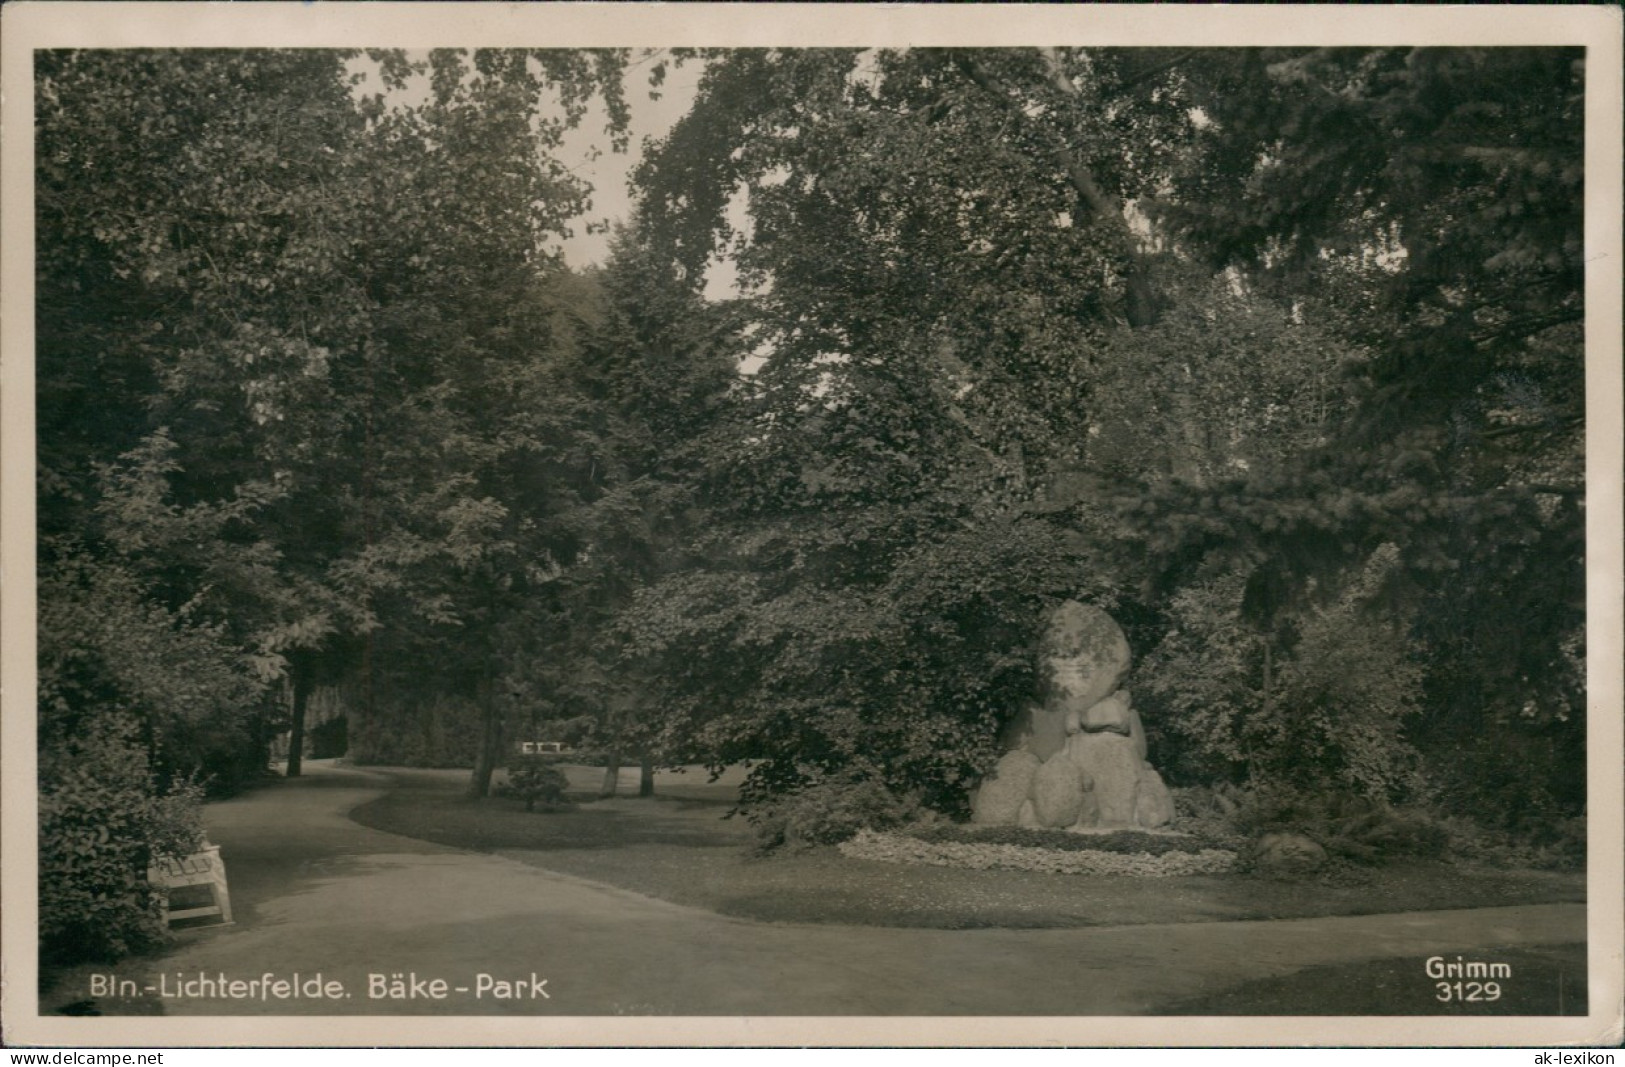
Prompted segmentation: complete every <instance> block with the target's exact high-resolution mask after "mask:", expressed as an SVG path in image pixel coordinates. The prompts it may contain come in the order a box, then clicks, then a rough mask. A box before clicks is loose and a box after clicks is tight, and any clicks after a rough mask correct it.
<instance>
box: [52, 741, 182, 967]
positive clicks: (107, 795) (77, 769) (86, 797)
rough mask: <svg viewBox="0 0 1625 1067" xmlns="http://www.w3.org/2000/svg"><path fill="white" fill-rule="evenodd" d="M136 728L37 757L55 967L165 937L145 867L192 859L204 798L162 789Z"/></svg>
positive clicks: (107, 956) (159, 903)
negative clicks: (156, 862) (167, 860)
mask: <svg viewBox="0 0 1625 1067" xmlns="http://www.w3.org/2000/svg"><path fill="white" fill-rule="evenodd" d="M138 736H139V727H138V725H137V723H136V721H135V719H134V717H133V716H130V715H129V714H126V713H104V714H101V715H98V716H95V717H93V718H91V719H89V720H88V721H87V723H86V729H85V730H84V731H83V732H82V733H81V734H80V735H79V736H76V737H73V738H70V739H68V740H66V741H64V742H62V743H61V744H60V745H59V746H56V747H53V748H52V749H50V750H48V751H45V752H42V753H41V754H40V815H39V899H40V911H39V934H40V954H41V957H42V959H43V960H45V961H47V962H50V963H57V964H68V963H75V962H79V961H83V960H111V959H116V958H118V957H120V956H124V955H127V954H129V953H131V952H135V951H139V950H142V949H145V948H148V947H151V946H152V945H155V944H157V943H158V942H159V941H161V940H163V938H164V937H165V929H164V922H163V898H162V894H161V893H160V892H159V891H157V890H155V889H154V888H153V887H152V886H151V885H149V884H148V883H147V880H146V872H147V867H148V865H149V864H150V863H151V862H152V861H153V860H155V859H159V858H178V857H180V856H184V855H187V854H189V853H191V852H192V851H194V850H195V849H196V848H197V846H198V844H199V843H200V842H201V841H202V838H203V827H202V821H201V815H200V809H201V803H202V790H201V789H200V788H199V787H198V786H197V785H196V784H195V783H193V782H190V781H184V782H177V783H175V784H172V785H171V787H170V788H169V789H168V790H167V791H162V792H160V791H159V790H158V788H157V785H156V782H155V780H154V776H153V773H152V769H151V766H150V764H149V762H148V758H147V751H146V748H145V747H144V746H143V745H142V744H141V743H140V742H139V740H138Z"/></svg>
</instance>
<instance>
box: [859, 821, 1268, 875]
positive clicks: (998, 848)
mask: <svg viewBox="0 0 1625 1067" xmlns="http://www.w3.org/2000/svg"><path fill="white" fill-rule="evenodd" d="M1075 836H1077V837H1078V838H1079V844H1078V845H1077V846H1073V847H1069V848H1055V847H1034V846H1031V845H1012V844H998V843H993V842H977V841H963V840H958V841H955V840H934V841H928V840H924V839H922V838H921V837H911V836H905V835H903V834H883V833H875V832H874V831H872V830H860V831H859V832H858V834H857V835H856V836H855V837H853V838H852V839H850V840H848V841H843V842H842V843H841V844H840V845H839V846H837V847H838V848H839V849H840V851H841V854H842V855H844V856H850V857H852V858H854V859H866V860H878V861H880V862H882V863H921V864H928V865H931V866H935V867H968V868H971V869H974V870H988V869H993V868H1003V869H1007V870H1018V871H1042V872H1047V873H1051V874H1116V875H1128V876H1131V877H1139V878H1169V877H1175V876H1179V875H1191V874H1222V873H1224V872H1226V871H1229V870H1231V869H1232V868H1233V867H1234V866H1235V863H1236V854H1235V853H1234V852H1232V851H1230V850H1228V849H1219V848H1213V847H1211V845H1208V844H1206V843H1203V842H1200V841H1198V842H1195V844H1196V846H1197V847H1196V848H1195V849H1194V850H1192V849H1190V848H1189V847H1179V848H1169V849H1167V850H1166V851H1163V852H1162V853H1161V854H1160V855H1153V854H1152V853H1150V852H1148V851H1136V852H1128V851H1109V850H1105V849H1102V848H1100V847H1098V843H1092V842H1090V841H1089V836H1088V835H1075ZM1111 836H1118V835H1102V836H1101V838H1100V839H1099V841H1101V842H1103V841H1106V840H1108V839H1109V837H1111ZM1134 836H1137V837H1154V836H1156V835H1152V834H1138V835H1134ZM1169 840H1177V839H1174V838H1169ZM1091 844H1096V845H1097V847H1090V846H1091Z"/></svg>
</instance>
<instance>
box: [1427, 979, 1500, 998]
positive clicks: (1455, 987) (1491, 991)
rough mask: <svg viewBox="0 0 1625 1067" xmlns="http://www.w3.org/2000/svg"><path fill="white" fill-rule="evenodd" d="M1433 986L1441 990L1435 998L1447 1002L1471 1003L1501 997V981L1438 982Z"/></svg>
mask: <svg viewBox="0 0 1625 1067" xmlns="http://www.w3.org/2000/svg"><path fill="white" fill-rule="evenodd" d="M1433 988H1435V989H1437V990H1438V991H1439V992H1438V993H1437V994H1436V995H1435V997H1434V999H1436V1000H1442V1001H1445V1002H1447V1003H1448V1002H1449V1001H1452V1000H1459V1001H1467V1002H1469V1003H1470V1002H1472V1001H1483V1000H1500V999H1501V983H1500V982H1436V983H1434V986H1433Z"/></svg>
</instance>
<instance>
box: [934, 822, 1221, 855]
mask: <svg viewBox="0 0 1625 1067" xmlns="http://www.w3.org/2000/svg"><path fill="white" fill-rule="evenodd" d="M904 832H905V833H907V835H908V836H909V837H913V838H918V839H919V840H921V841H929V842H932V843H941V842H959V843H961V844H970V845H1020V846H1023V847H1025V848H1041V849H1050V850H1052V851H1060V852H1144V853H1148V854H1150V855H1152V856H1161V855H1162V854H1164V853H1166V852H1202V851H1204V850H1208V849H1218V850H1220V851H1235V849H1236V847H1237V846H1238V845H1240V844H1242V839H1241V838H1237V837H1233V836H1225V837H1223V838H1222V839H1221V838H1219V837H1216V836H1213V835H1204V834H1193V833H1189V832H1180V833H1167V832H1161V833H1158V832H1152V831H1148V830H1096V831H1088V832H1080V831H1076V830H1043V829H1030V828H1026V827H1020V826H965V825H959V824H954V823H943V824H939V825H935V826H919V827H911V828H909V829H907V830H906V831H904Z"/></svg>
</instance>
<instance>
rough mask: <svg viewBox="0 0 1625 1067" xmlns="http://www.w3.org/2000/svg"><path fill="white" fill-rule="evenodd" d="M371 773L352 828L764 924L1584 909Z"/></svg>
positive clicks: (1546, 875)
mask: <svg viewBox="0 0 1625 1067" xmlns="http://www.w3.org/2000/svg"><path fill="white" fill-rule="evenodd" d="M387 773H389V774H390V775H391V777H393V778H394V780H395V783H396V785H395V787H394V788H392V789H391V790H390V791H389V792H387V793H386V794H385V795H384V796H382V797H379V798H378V799H376V800H373V801H370V802H368V803H366V804H363V805H361V806H359V807H357V808H356V809H355V810H354V811H352V812H351V813H350V815H351V818H353V819H355V820H356V821H357V822H359V823H361V824H362V825H363V826H368V827H371V828H373V829H376V830H385V831H388V832H391V833H397V834H402V835H405V836H407V837H413V838H417V839H420V840H426V841H432V842H435V843H438V844H444V845H451V846H455V847H458V848H466V849H472V850H475V851H480V852H492V853H498V854H501V855H503V856H507V857H509V858H512V859H514V860H517V861H520V862H522V863H527V864H531V865H533V866H537V867H543V868H546V869H548V870H551V871H557V872H560V873H563V874H568V875H574V876H576V877H579V878H586V879H591V880H593V881H596V882H602V883H606V884H608V885H612V886H615V887H618V888H621V889H628V890H632V891H634V892H637V893H642V894H644V895H646V896H651V897H655V898H658V899H661V900H666V901H671V902H673V903H676V904H684V905H689V906H692V907H696V908H703V909H705V910H707V911H711V912H715V913H718V914H722V915H729V916H735V917H738V918H744V919H754V920H758V921H765V922H808V923H850V924H856V925H867V926H894V927H931V928H939V929H974V928H980V927H1006V928H1052V927H1074V926H1101V925H1133V924H1144V923H1178V922H1211V921H1229V920H1241V919H1295V918H1311V917H1316V916H1326V915H1361V914H1373V913H1381V912H1400V911H1429V910H1438V909H1450V908H1475V907H1496V906H1504V905H1516V904H1548V903H1558V902H1584V900H1585V885H1584V876H1583V874H1581V873H1578V872H1551V871H1530V870H1507V871H1501V870H1490V869H1484V868H1467V867H1461V866H1455V865H1452V864H1449V863H1445V862H1442V861H1438V860H1415V861H1408V862H1403V863H1396V864H1392V865H1389V866H1386V867H1381V868H1376V869H1370V870H1362V871H1358V872H1354V875H1355V876H1354V877H1348V876H1344V877H1339V878H1335V879H1326V880H1319V881H1317V880H1307V881H1305V880H1299V881H1281V880H1275V879H1269V878H1261V877H1255V876H1250V875H1241V874H1227V875H1200V876H1190V877H1180V878H1133V879H1130V878H1122V877H1108V876H1094V875H1056V874H1043V873H1038V872H1029V871H976V870H961V869H955V868H945V867H927V866H909V865H900V864H891V863H882V862H878V861H871V860H857V859H849V858H847V857H845V856H842V855H841V854H840V853H839V852H838V851H836V850H835V849H834V848H816V849H811V850H808V851H804V852H798V853H783V852H781V853H776V854H771V855H767V856H762V855H758V854H756V853H755V852H754V851H753V848H752V845H753V843H754V836H753V832H752V828H751V826H750V824H749V823H747V822H746V821H745V820H744V819H743V818H737V817H736V818H727V817H726V815H727V813H728V811H729V809H730V807H731V804H732V795H733V791H732V790H731V789H730V788H727V787H722V786H711V785H707V784H705V776H704V774H703V773H694V774H691V775H688V776H684V777H681V778H676V779H675V780H672V779H668V778H666V777H665V776H662V782H661V784H660V785H659V787H658V795H657V796H655V797H652V798H648V799H638V798H636V797H618V798H615V799H612V800H607V801H597V800H592V799H590V796H591V794H590V793H589V792H580V793H572V798H573V799H577V800H579V801H580V803H578V804H577V805H576V807H575V810H573V811H558V812H545V813H544V812H536V813H528V814H527V813H526V812H525V811H524V808H523V805H522V804H520V803H519V802H518V801H516V800H511V799H506V798H501V797H493V798H490V799H486V800H480V801H474V800H469V799H466V798H465V797H464V796H463V795H462V785H463V783H464V782H465V781H466V776H460V775H455V774H448V773H446V772H415V771H408V770H399V771H397V770H390V771H389V772H387ZM601 773H602V772H597V771H591V769H589V768H580V769H572V771H571V773H570V778H571V786H572V789H584V788H585V786H586V784H587V783H588V782H589V781H595V780H596V778H595V777H594V776H595V775H597V774H601ZM1323 1003H1324V1002H1323Z"/></svg>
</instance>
